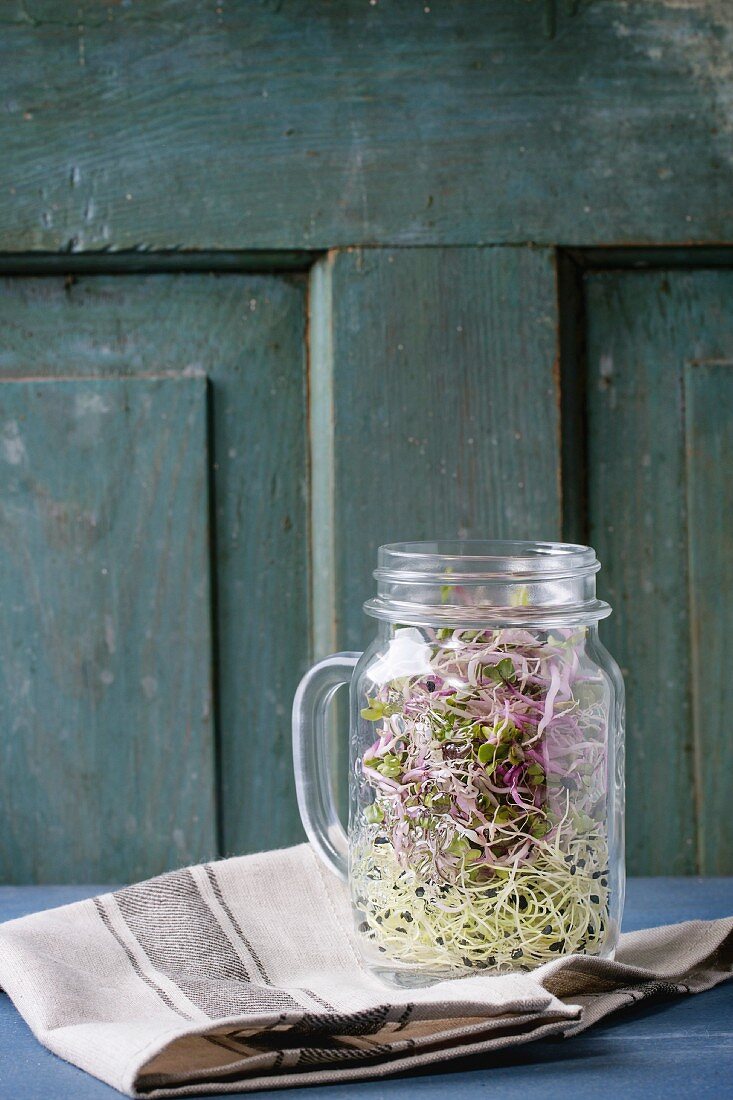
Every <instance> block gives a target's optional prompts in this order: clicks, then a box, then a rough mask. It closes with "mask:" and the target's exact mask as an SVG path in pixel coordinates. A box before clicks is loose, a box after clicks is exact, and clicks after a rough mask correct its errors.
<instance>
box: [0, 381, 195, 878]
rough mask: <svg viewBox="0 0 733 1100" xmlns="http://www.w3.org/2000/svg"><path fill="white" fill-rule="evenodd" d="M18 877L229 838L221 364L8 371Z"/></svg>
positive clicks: (113, 866)
mask: <svg viewBox="0 0 733 1100" xmlns="http://www.w3.org/2000/svg"><path fill="white" fill-rule="evenodd" d="M0 462H1V464H2V478H1V479H0V531H1V532H2V544H3V554H2V556H1V557H0V649H1V652H0V667H1V668H2V670H3V690H2V693H1V694H0V728H2V733H3V735H2V745H1V747H0V752H1V754H2V766H0V803H1V804H2V807H3V829H2V840H1V841H0V878H1V879H2V881H5V882H24V881H29V880H33V881H38V882H49V881H50V882H70V881H74V880H75V879H78V877H79V876H80V875H91V876H93V877H94V878H95V879H96V880H97V881H105V880H107V879H114V880H118V879H121V878H128V877H139V876H144V875H152V874H156V873H158V872H160V871H163V870H165V869H167V868H168V867H170V866H173V865H180V864H182V863H188V862H191V861H196V860H200V859H203V858H207V857H210V856H211V855H212V854H213V853H214V851H215V844H216V821H215V804H214V738H213V727H212V714H211V635H210V606H209V579H208V575H209V574H208V514H207V513H208V501H207V460H206V384H205V381H204V380H203V379H201V378H196V379H194V378H190V379H181V380H172V379H150V378H149V379H145V380H132V379H124V380H117V379H84V380H69V381H48V380H45V381H33V382H30V381H28V382H4V383H3V384H2V385H0Z"/></svg>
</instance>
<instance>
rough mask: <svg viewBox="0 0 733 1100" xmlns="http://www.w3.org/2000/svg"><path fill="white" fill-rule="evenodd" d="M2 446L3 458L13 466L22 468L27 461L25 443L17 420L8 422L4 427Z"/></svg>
mask: <svg viewBox="0 0 733 1100" xmlns="http://www.w3.org/2000/svg"><path fill="white" fill-rule="evenodd" d="M0 446H2V452H3V458H4V459H5V461H6V462H7V463H9V465H11V466H20V464H21V463H22V462H25V460H26V459H27V457H28V456H27V454H26V449H25V443H24V442H23V440H22V438H21V435H20V428H19V427H18V423H17V421H16V420H7V421H6V422H5V424H4V425H3V434H2V440H1V441H0Z"/></svg>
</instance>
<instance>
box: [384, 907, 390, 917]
mask: <svg viewBox="0 0 733 1100" xmlns="http://www.w3.org/2000/svg"><path fill="white" fill-rule="evenodd" d="M384 915H385V917H391V916H392V910H391V909H385V910H384Z"/></svg>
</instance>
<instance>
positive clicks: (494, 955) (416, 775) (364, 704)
mask: <svg viewBox="0 0 733 1100" xmlns="http://www.w3.org/2000/svg"><path fill="white" fill-rule="evenodd" d="M599 568H600V565H599V563H598V561H597V560H596V556H595V553H594V551H593V550H592V549H590V548H589V547H584V546H574V545H567V544H563V543H548V542H541V543H540V542H534V543H533V542H434V543H431V542H426V543H396V544H394V545H390V546H382V547H381V548H380V550H379V559H378V568H377V570H376V572H375V574H374V575H375V577H376V579H377V582H378V594H377V596H376V597H375V598H374V599H371V600H369V601H368V602H367V603H366V604H365V611H366V612H367V614H368V615H371V616H373V617H374V618H376V619H377V620H378V621H379V630H378V634H377V637H376V638H375V640H374V642H373V643H372V644H371V645H370V646H369V648H368V649H367V650H366V651H365V652H364V653H362V654H357V653H342V654H336V655H335V656H332V657H328V658H327V659H326V660H324V661H321V662H320V663H319V664H317V665H316V666H315V667H314V668H313V669H311V671H310V672H309V673H307V675H306V676H305V677H304V678H303V680H302V681H301V684H300V686H299V688H298V691H297V694H296V698H295V703H294V708H293V738H294V761H295V776H296V786H297V792H298V804H299V807H300V813H301V817H302V819H303V825H304V827H305V830H306V832H307V834H308V837H309V839H310V841H311V844H312V845H313V847H314V848H315V850H316V852H317V853H318V854H319V855H320V856H321V858H322V859H323V860H324V862H325V863H326V864H327V865H328V866H329V867H330V868H331V870H332V871H334V872H335V873H336V874H337V875H339V876H341V877H342V878H343V879H345V880H348V883H349V887H350V891H351V898H352V902H353V911H354V921H355V927H356V932H357V939H358V942H359V945H360V949H361V952H362V955H363V958H364V961H365V962H366V964H367V965H368V966H370V967H371V968H372V969H373V970H375V971H376V972H378V973H379V974H380V975H382V976H383V977H386V978H387V979H388V980H392V981H397V982H399V983H400V984H405V985H412V984H423V983H427V982H430V981H434V980H438V979H441V978H446V977H456V976H459V975H461V974H466V973H475V972H477V971H493V972H497V973H501V972H506V971H510V970H513V969H530V968H532V967H535V966H538V965H540V964H542V963H544V962H548V961H549V960H552V959H556V958H558V956H561V955H566V954H570V953H581V954H588V955H601V956H605V957H609V956H611V955H612V954H613V952H614V949H615V946H616V942H617V939H618V933H619V924H620V920H621V911H622V907H623V896H624V859H623V790H624V783H623V717H624V689H623V682H622V679H621V674H620V671H619V669H618V666H617V665H616V663H615V662H614V660H613V659H612V657H611V656H610V655H609V653H608V652H607V651H606V650H605V649H604V647H603V646H602V644H601V643H600V641H599V639H598V622H599V620H600V619H603V618H605V617H606V616H607V615H609V614H610V612H611V609H610V607H609V606H608V604H606V603H603V602H601V601H600V600H597V599H596V596H595V574H596V572H597V571H598V569H599ZM347 682H348V683H350V685H351V691H350V703H351V707H350V711H351V724H350V725H351V728H350V766H349V774H350V812H349V832H348V838H347V835H346V833H345V832H344V829H343V827H342V825H341V823H340V820H339V817H338V814H337V812H336V808H335V804H334V799H333V794H332V786H331V776H330V769H329V755H330V745H329V737H328V734H327V729H326V722H325V716H326V708H327V706H328V703H329V701H330V699H331V698H332V696H333V695H334V694H335V692H336V691H337V689H338V687H339V686H340V685H341V684H344V683H347Z"/></svg>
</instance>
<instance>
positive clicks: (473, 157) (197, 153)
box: [0, 0, 733, 251]
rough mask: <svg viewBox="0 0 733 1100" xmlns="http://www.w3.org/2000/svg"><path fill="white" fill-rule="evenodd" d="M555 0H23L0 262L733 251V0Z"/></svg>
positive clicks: (2, 53) (5, 55) (1, 43)
mask: <svg viewBox="0 0 733 1100" xmlns="http://www.w3.org/2000/svg"><path fill="white" fill-rule="evenodd" d="M556 6H557V8H558V11H559V13H560V14H559V18H558V25H557V29H556V33H555V36H554V38H549V37H548V35H547V27H546V20H545V15H546V0H525V2H521V3H520V2H519V0H492V3H476V2H475V0H452V2H451V3H442V4H437V3H436V4H414V3H411V2H410V3H407V2H405V0H392V2H390V3H378V4H377V3H373V4H367V3H366V2H365V0H338V2H334V0H283V2H279V3H276V4H275V3H265V2H262V3H246V4H224V3H221V4H213V3H201V2H200V0H175V2H174V0H146V3H145V4H144V5H140V4H120V3H118V2H117V0H99V2H98V3H95V4H89V3H82V4H76V5H74V6H70V5H69V4H67V3H63V2H62V0H25V2H24V3H23V4H19V5H5V11H4V14H3V18H2V35H1V36H0V74H1V75H0V80H1V81H2V96H1V99H2V111H0V147H2V150H3V156H2V160H1V162H0V194H1V195H2V200H3V201H2V204H0V249H6V250H18V249H48V250H52V251H55V250H59V249H61V250H71V251H74V250H78V249H97V248H108V247H114V248H134V247H138V246H139V247H142V248H151V247H153V248H163V247H165V248H177V247H185V248H225V249H231V248H279V247H282V248H324V247H333V246H335V245H341V244H342V245H351V244H373V243H386V244H392V245H394V244H399V243H402V244H416V243H443V244H458V243H464V244H471V245H473V244H477V243H481V242H487V243H492V242H507V241H509V242H514V241H518V240H519V241H535V242H542V243H548V244H552V243H555V242H562V243H564V244H594V243H617V244H625V243H629V242H649V243H668V242H677V243H687V242H691V241H696V242H704V241H708V242H719V241H722V240H731V238H733V200H732V198H731V195H733V186H732V184H733V161H732V159H731V151H730V130H731V124H732V123H733V114H732V108H731V104H732V103H733V95H732V92H733V70H732V68H731V65H730V56H731V43H732V41H733V10H732V9H731V5H730V4H727V3H725V2H724V0H689V2H675V3H671V2H670V3H665V2H663V0H635V2H634V3H633V4H629V3H628V2H626V0H599V2H592V3H582V4H579V5H578V4H576V5H572V6H571V5H562V4H558V5H556ZM571 7H572V8H573V9H574V10H575V14H570V8H571Z"/></svg>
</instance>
